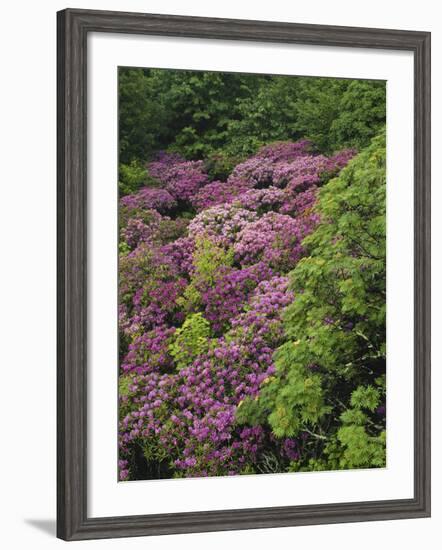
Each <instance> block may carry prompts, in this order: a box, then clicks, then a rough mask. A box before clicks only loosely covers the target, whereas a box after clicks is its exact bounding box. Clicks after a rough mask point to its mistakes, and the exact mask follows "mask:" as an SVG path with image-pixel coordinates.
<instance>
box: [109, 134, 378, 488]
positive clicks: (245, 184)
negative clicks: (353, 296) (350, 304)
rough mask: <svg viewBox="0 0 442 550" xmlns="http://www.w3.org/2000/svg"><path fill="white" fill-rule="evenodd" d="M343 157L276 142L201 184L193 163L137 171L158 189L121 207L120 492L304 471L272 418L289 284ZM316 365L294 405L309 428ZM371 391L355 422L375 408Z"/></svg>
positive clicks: (301, 449) (359, 400)
mask: <svg viewBox="0 0 442 550" xmlns="http://www.w3.org/2000/svg"><path fill="white" fill-rule="evenodd" d="M353 154H354V152H352V151H342V152H340V153H338V154H336V155H335V156H333V157H325V156H324V155H317V154H315V152H314V149H313V146H312V144H311V143H310V142H309V141H307V140H302V141H299V142H296V143H291V142H277V143H275V144H271V145H268V146H265V147H263V148H261V149H260V150H259V151H258V153H257V154H256V155H254V156H253V157H251V158H249V159H248V160H246V161H244V162H242V163H241V164H239V165H237V166H236V167H235V168H234V169H233V170H232V172H231V174H230V175H229V176H228V177H227V178H226V181H212V182H210V181H209V177H208V175H207V174H206V173H205V171H204V170H205V169H204V166H205V165H204V163H203V162H202V161H187V160H185V159H183V158H182V157H180V156H179V155H176V154H169V153H162V154H160V155H159V156H158V158H157V159H156V160H154V161H153V162H150V163H149V164H148V167H147V169H148V174H149V177H150V178H151V179H153V180H155V181H156V185H159V187H155V188H148V187H145V188H142V189H140V190H138V191H136V192H134V193H132V194H128V195H127V196H125V197H123V198H122V199H121V200H120V226H121V228H120V249H121V253H120V263H119V274H120V280H119V329H120V358H121V359H120V390H119V391H120V430H119V448H120V460H119V473H120V479H121V480H127V479H145V478H161V477H166V478H167V477H173V476H175V477H180V476H192V477H198V476H208V475H235V474H246V473H261V472H281V471H291V470H296V469H300V468H301V466H300V465H301V463H302V464H304V463H305V458H304V457H305V456H309V457H310V455H309V452H310V451H309V449H311V448H312V446H311V441H310V440H309V437H310V435H309V434H308V431H307V426H304V425H303V424H302V422H300V421H299V419H298V417H296V418H295V419H294V420H293V419H292V420H293V422H292V425H289V426H286V425H285V424H284V419H282V420H281V419H280V420H281V422H280V423H279V424H278V418H279V417H278V414H279V412H278V410H279V409H277V410H273V409H271V407H272V404H273V403H274V402H278V403H279V401H277V399H279V397H278V396H276V392H277V391H279V390H280V385H278V380H279V372H278V370H277V365H279V364H280V363H281V354H282V353H283V352H282V351H281V350H285V349H287V346H290V345H293V344H292V340H291V336H290V340H288V336H287V328H286V326H285V323H286V320H285V313H284V312H285V311H286V310H288V311H291V308H293V303H294V301H295V302H296V299H295V298H296V297H295V293H294V290H293V289H292V288H291V286H290V281H291V280H292V275H290V274H289V273H290V272H292V270H294V269H295V270H296V269H297V266H299V265H301V264H302V262H300V260H301V259H302V258H303V257H304V256H305V254H306V251H305V245H304V243H303V241H304V239H305V237H307V236H309V235H312V234H313V233H314V231H315V230H316V229H317V227H318V226H319V227H321V222H322V223H324V220H323V219H322V217H321V216H322V215H323V214H322V213H321V212H318V211H316V206H315V205H316V202H317V197H318V194H319V193H320V191H321V187H327V185H326V182H328V180H329V179H330V178H331V177H333V176H335V175H336V174H337V173H338V172H339V171H340V170H341V169H342V168H343V167H344V166H345V165H346V164H347V162H348V161H349V159H350V158H351V157H352V156H353ZM206 166H210V163H206ZM325 223H327V222H326V221H325ZM337 238H339V237H337ZM302 292H303V291H302V288H299V289H298V288H296V293H300V294H302ZM349 321H350V320H349ZM327 322H328V321H327V320H324V326H327V327H328V326H329V325H328V324H327ZM334 322H335V321H334V320H333V319H331V321H330V323H332V324H333V323H334ZM346 330H349V331H351V328H348V327H347V328H346ZM290 349H291V348H290ZM318 364H319V362H318V361H316V363H314V362H313V361H312V362H311V364H310V365H309V367H308V372H309V375H308V377H307V378H305V379H302V384H301V385H300V386H299V387H298V386H297V388H298V390H299V391H298V393H297V394H296V392H294V394H296V395H297V396H298V401H299V403H301V404H302V403H304V406H305V408H306V410H305V411H304V415H305V416H304V420H305V419H307V421H311V422H315V421H317V420H318V419H319V418H321V415H323V414H325V411H326V410H327V407H326V405H325V404H324V403H323V400H322V386H321V379H320V376H321V374H320V367H318ZM318 369H319V370H318ZM293 376H294V378H293V380H292V381H291V382H293V383H294V384H296V383H298V382H299V383H301V382H300V380H301V378H299V377H298V378H296V376H295V375H293ZM305 380H308V384H307V386H306V387H304V385H303V384H304V381H305ZM301 386H302V387H301ZM364 391H366V392H368V393H367V395H366V394H364V393H363V392H364ZM370 391H371V390H366V389H365V388H362V389H360V391H359V393H357V394H356V397H354V399H353V402H354V405H353V407H354V408H355V409H357V407H358V406H360V407H364V406H365V405H364V404H365V403H367V402H368V400H369V399H371V401H370V406H372V405H373V404H374V405H375V406H376V408H377V409H379V407H381V405H382V403H381V398H379V399H377V400H376V399H374V397H373V396H372V393H370ZM379 395H380V392H379ZM372 397H373V398H372ZM272 399H273V401H272ZM275 400H276V401H275ZM299 403H298V404H297V405H296V406H297V407H299V406H300V405H299ZM374 405H373V406H374ZM377 409H376V410H377ZM355 414H358V413H357V412H356V413H355ZM309 415H310V416H309ZM350 420H351V419H350ZM350 420H349V422H350ZM297 422H298V424H297ZM302 428H305V430H303V429H302ZM339 437H340V439H338V440H336V441H337V443H336V445H338V444H339V445H341V446H345V445H347V443H348V441H349V438H350V439H351V437H352V433H351V432H349V431H348V430H347V431H345V430H344V431H342V432H340V435H339ZM339 442H340V443H339ZM373 452H374V451H373ZM302 461H304V462H302ZM316 466H317V467H318V468H319V466H318V465H316Z"/></svg>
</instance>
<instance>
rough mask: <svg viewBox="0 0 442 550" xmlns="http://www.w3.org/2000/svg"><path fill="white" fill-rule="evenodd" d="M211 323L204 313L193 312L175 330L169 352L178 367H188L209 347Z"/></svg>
mask: <svg viewBox="0 0 442 550" xmlns="http://www.w3.org/2000/svg"><path fill="white" fill-rule="evenodd" d="M209 336H210V325H209V322H208V321H207V320H206V319H205V318H204V317H203V314H202V313H193V314H191V315H189V316H188V317H187V318H186V320H185V321H184V323H183V325H182V327H180V328H178V329H177V330H176V331H175V334H174V339H173V342H172V343H171V344H169V353H170V355H171V356H172V357H173V358H174V360H175V363H176V365H177V368H178V369H182V368H184V367H187V366H188V365H189V364H190V363H191V362H192V361H193V360H194V359H196V358H197V357H198V356H199V355H200V354H202V353H204V352H206V351H207V350H208V347H209Z"/></svg>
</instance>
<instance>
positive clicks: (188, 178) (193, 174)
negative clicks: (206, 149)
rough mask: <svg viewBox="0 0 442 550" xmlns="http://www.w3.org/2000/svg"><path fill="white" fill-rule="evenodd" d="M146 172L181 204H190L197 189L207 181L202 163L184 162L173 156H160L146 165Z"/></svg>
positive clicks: (164, 154) (177, 156)
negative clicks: (181, 202)
mask: <svg viewBox="0 0 442 550" xmlns="http://www.w3.org/2000/svg"><path fill="white" fill-rule="evenodd" d="M148 171H149V174H150V175H151V176H152V177H154V178H155V179H157V180H158V181H159V182H160V183H161V184H163V185H164V186H165V189H166V190H167V191H168V192H169V193H170V194H171V195H172V197H174V198H175V199H176V200H178V201H183V202H191V201H192V199H193V197H194V196H195V195H196V193H197V192H198V191H199V189H200V188H201V187H202V186H203V185H205V184H206V183H208V181H209V179H208V176H207V174H206V173H205V172H204V163H203V162H202V161H193V160H192V161H186V160H184V159H182V158H181V157H180V156H179V155H175V154H167V153H163V154H161V155H160V156H159V157H158V159H157V160H155V161H154V162H151V163H150V164H149V165H148Z"/></svg>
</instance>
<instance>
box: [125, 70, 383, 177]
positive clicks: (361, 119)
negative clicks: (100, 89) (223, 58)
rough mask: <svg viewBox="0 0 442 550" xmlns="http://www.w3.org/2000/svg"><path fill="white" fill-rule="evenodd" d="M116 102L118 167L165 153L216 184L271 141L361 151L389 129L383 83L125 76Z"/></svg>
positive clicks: (187, 74)
mask: <svg viewBox="0 0 442 550" xmlns="http://www.w3.org/2000/svg"><path fill="white" fill-rule="evenodd" d="M119 94H120V162H122V163H124V164H129V163H130V162H131V161H132V160H134V159H138V160H142V161H147V160H149V159H150V158H151V157H152V156H153V155H154V154H155V153H156V152H157V151H158V150H162V149H168V150H171V151H176V152H178V153H180V154H182V155H183V156H185V157H186V158H189V159H191V158H199V159H202V158H209V159H210V160H209V174H210V175H211V177H213V178H214V179H218V178H219V179H225V177H226V176H227V174H228V173H229V170H230V169H231V167H232V166H234V165H235V164H237V162H238V161H239V160H240V159H243V158H245V157H246V156H248V155H250V154H252V153H254V152H256V150H257V149H258V148H259V147H260V146H261V145H264V144H267V143H269V142H272V141H278V140H296V139H298V138H301V137H302V138H304V137H306V138H310V139H312V140H313V141H314V142H315V144H316V145H317V146H318V147H319V149H320V150H321V151H324V152H331V151H336V150H338V149H342V148H343V147H356V148H357V149H361V148H363V147H365V146H366V145H368V143H369V141H370V139H371V138H372V137H373V136H374V135H376V133H378V131H379V129H380V128H381V126H382V125H383V124H385V82H382V81H368V80H344V79H333V78H312V77H293V76H268V75H250V74H241V73H216V72H205V71H182V70H164V69H150V70H148V69H133V68H120V70H119Z"/></svg>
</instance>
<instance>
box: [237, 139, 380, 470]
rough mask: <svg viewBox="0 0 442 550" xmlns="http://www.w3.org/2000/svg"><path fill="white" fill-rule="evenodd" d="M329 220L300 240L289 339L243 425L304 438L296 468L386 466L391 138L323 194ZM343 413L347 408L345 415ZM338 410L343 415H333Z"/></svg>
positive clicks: (242, 413)
mask: <svg viewBox="0 0 442 550" xmlns="http://www.w3.org/2000/svg"><path fill="white" fill-rule="evenodd" d="M317 212H318V214H319V215H320V217H321V219H322V221H323V223H321V224H320V225H319V226H318V228H317V230H316V231H315V232H314V233H313V234H311V235H310V236H309V237H307V238H306V239H305V240H304V244H305V247H306V249H307V252H308V255H307V256H306V257H305V258H303V259H302V260H301V261H300V262H299V263H298V264H297V266H296V268H295V269H294V271H293V272H292V273H291V275H290V277H291V287H292V290H293V291H294V293H295V300H294V301H293V303H292V304H291V305H289V306H288V307H287V308H286V310H285V312H284V317H283V318H284V327H285V333H286V338H287V339H288V341H287V342H286V343H285V344H284V345H282V346H281V347H280V348H279V349H278V351H277V352H276V353H275V356H274V359H275V364H276V369H277V371H276V374H275V375H274V376H273V377H272V378H271V379H270V380H268V381H267V383H266V384H264V385H263V386H262V389H261V392H260V397H259V399H258V400H255V401H253V402H248V401H247V400H246V401H245V402H244V403H243V404H242V406H241V407H240V408H239V409H238V413H237V418H238V421H239V422H240V423H248V422H249V423H252V424H254V423H262V422H263V421H267V422H268V424H269V425H270V427H271V428H272V431H273V433H274V434H275V435H276V436H277V437H292V436H297V435H300V434H302V433H305V434H308V443H306V446H305V449H304V452H303V457H302V459H301V460H300V461H299V463H298V464H297V465H296V466H293V468H294V469H298V470H302V469H306V470H311V469H335V468H359V467H375V466H382V465H384V464H385V422H384V420H382V419H383V418H384V415H383V414H378V413H377V409H378V407H379V406H380V405H382V402H384V401H385V375H384V373H385V263H386V258H385V135H384V133H382V134H381V135H380V136H378V137H377V138H376V139H374V140H373V142H372V144H371V145H370V146H369V147H368V148H367V149H366V150H364V151H363V152H362V153H361V154H360V155H358V156H357V157H356V158H355V159H354V160H353V161H352V162H350V163H349V165H348V166H347V168H345V169H344V170H343V171H342V172H341V174H340V176H339V177H337V178H335V179H334V180H331V181H330V182H329V183H327V184H326V185H325V186H324V187H323V188H322V189H321V191H320V196H319V201H318V205H317ZM339 411H341V412H340V413H339ZM337 413H338V414H337Z"/></svg>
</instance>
